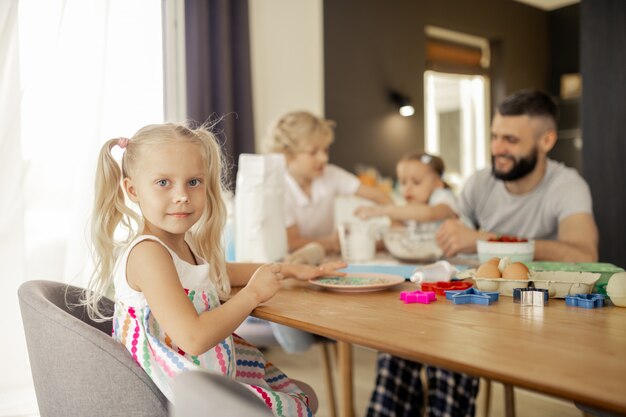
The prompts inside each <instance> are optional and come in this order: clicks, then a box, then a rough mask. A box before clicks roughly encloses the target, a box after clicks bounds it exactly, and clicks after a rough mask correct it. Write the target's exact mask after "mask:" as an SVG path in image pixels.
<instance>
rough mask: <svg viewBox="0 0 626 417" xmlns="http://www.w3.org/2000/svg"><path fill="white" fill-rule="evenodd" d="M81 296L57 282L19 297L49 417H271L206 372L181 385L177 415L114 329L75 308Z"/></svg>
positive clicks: (40, 398) (241, 391) (29, 286)
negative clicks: (94, 320)
mask: <svg viewBox="0 0 626 417" xmlns="http://www.w3.org/2000/svg"><path fill="white" fill-rule="evenodd" d="M81 291H82V289H81V288H78V287H74V286H68V285H66V284H62V283H59V282H53V281H28V282H25V283H24V284H22V285H21V286H20V288H19V289H18V297H19V302H20V309H21V311H22V321H23V324H24V332H25V334H26V342H27V346H28V356H29V358H30V365H31V372H32V375H33V381H34V383H35V392H36V394H37V403H38V404H39V412H40V415H41V416H42V417H57V416H58V417H73V416H80V417H82V416H91V417H99V416H102V417H104V416H107V417H110V416H124V417H126V416H133V417H167V416H168V408H171V415H172V416H177V417H182V416H185V417H193V416H196V415H198V416H199V415H202V416H204V417H206V416H211V415H216V416H219V415H225V414H224V413H225V410H228V411H227V414H228V415H231V416H235V417H239V416H250V415H254V416H265V415H268V416H271V415H272V413H271V412H270V411H269V409H268V408H267V407H266V406H265V404H264V403H263V402H262V401H261V400H259V399H258V398H257V397H256V396H255V395H254V394H252V393H251V392H250V391H248V390H246V389H245V388H243V387H242V386H240V385H239V384H237V383H236V382H234V381H232V380H230V379H228V378H226V377H224V376H221V375H214V374H207V373H203V372H189V375H186V374H183V375H182V376H181V377H179V378H178V380H177V381H176V383H175V384H174V392H175V395H176V398H177V399H179V400H178V401H177V403H178V406H177V407H171V405H170V403H169V402H168V400H167V399H166V398H165V397H164V396H163V394H161V391H160V390H159V389H158V388H157V387H156V385H154V383H153V382H152V380H151V379H150V378H149V377H148V375H147V374H146V373H145V372H144V370H143V369H141V367H140V366H139V365H138V364H137V363H136V362H135V361H134V360H133V359H132V357H131V355H130V354H129V353H128V351H127V350H126V348H125V347H124V346H122V345H121V344H120V343H117V342H115V341H114V340H113V338H112V337H111V322H110V321H108V322H104V323H96V322H93V321H92V320H90V319H89V316H88V315H87V313H86V311H85V308H84V307H78V306H75V305H76V304H77V301H78V297H79V295H80V293H81ZM101 305H102V310H103V311H112V309H113V302H112V301H111V300H109V299H103V300H102V304H101ZM68 306H69V307H68ZM199 413H201V414H199Z"/></svg>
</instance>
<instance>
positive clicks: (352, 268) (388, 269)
mask: <svg viewBox="0 0 626 417" xmlns="http://www.w3.org/2000/svg"><path fill="white" fill-rule="evenodd" d="M416 267H417V265H352V264H350V265H348V267H347V268H344V269H341V271H343V272H352V273H355V272H356V273H358V272H373V273H377V274H394V275H402V276H403V277H404V278H406V279H409V278H411V275H413V271H414V270H415V268H416Z"/></svg>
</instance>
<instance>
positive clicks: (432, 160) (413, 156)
mask: <svg viewBox="0 0 626 417" xmlns="http://www.w3.org/2000/svg"><path fill="white" fill-rule="evenodd" d="M405 161H418V162H421V163H422V164H424V165H428V166H429V167H431V168H432V169H433V171H435V173H436V174H437V175H438V176H439V178H442V179H443V173H444V172H445V169H446V166H445V164H444V163H443V159H441V158H440V157H438V156H437V155H431V154H429V153H426V152H421V151H418V152H412V153H409V154H406V155H404V156H403V157H402V158H401V159H400V161H398V163H400V162H405ZM443 184H444V186H445V188H450V186H449V185H448V184H447V183H446V182H445V181H444V182H443Z"/></svg>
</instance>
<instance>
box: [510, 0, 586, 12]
mask: <svg viewBox="0 0 626 417" xmlns="http://www.w3.org/2000/svg"><path fill="white" fill-rule="evenodd" d="M515 1H518V2H520V3H526V4H528V5H529V6H533V7H537V8H539V9H543V10H554V9H558V8H560V7H565V6H569V5H570V4H575V3H580V0H515Z"/></svg>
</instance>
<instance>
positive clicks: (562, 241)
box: [535, 213, 598, 262]
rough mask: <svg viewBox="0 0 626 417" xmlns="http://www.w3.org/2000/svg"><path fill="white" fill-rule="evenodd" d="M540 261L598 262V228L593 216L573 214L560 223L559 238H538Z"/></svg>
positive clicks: (537, 253)
mask: <svg viewBox="0 0 626 417" xmlns="http://www.w3.org/2000/svg"><path fill="white" fill-rule="evenodd" d="M535 259H536V260H538V261H560V262H596V261H597V260H598V228H597V227H596V223H595V221H594V220H593V216H591V215H590V214H586V213H579V214H572V215H571V216H567V217H566V218H564V219H563V220H561V223H559V238H558V240H536V241H535Z"/></svg>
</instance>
